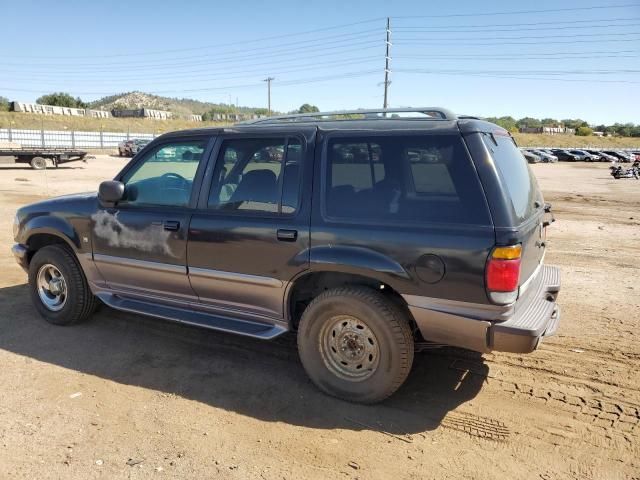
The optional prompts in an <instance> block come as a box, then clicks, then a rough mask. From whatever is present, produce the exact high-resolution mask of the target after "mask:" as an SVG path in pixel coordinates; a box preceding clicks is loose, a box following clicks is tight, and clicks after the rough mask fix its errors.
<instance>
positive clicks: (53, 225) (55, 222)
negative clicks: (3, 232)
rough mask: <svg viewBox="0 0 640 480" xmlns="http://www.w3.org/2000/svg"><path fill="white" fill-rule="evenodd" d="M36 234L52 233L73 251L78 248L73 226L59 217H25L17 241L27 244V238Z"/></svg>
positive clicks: (78, 242) (77, 237)
mask: <svg viewBox="0 0 640 480" xmlns="http://www.w3.org/2000/svg"><path fill="white" fill-rule="evenodd" d="M38 234H46V235H53V236H55V237H58V238H60V239H61V240H63V241H64V242H65V243H66V244H67V245H69V247H71V249H72V250H73V251H74V252H77V251H78V250H79V249H80V236H79V235H78V232H76V230H75V229H74V228H73V226H72V225H71V224H70V223H69V222H67V221H66V220H65V219H63V218H61V217H55V216H50V215H40V216H35V217H31V218H29V219H27V221H26V222H25V223H24V225H23V227H22V229H21V233H20V238H19V241H20V243H21V244H23V245H28V244H29V240H30V239H31V238H32V237H33V236H34V235H38Z"/></svg>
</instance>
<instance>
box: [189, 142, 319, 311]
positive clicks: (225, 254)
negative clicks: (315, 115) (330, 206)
mask: <svg viewBox="0 0 640 480" xmlns="http://www.w3.org/2000/svg"><path fill="white" fill-rule="evenodd" d="M312 141H313V136H311V138H310V139H309V138H308V139H305V138H304V137H303V136H302V135H289V134H280V135H273V136H263V135H262V136H252V137H249V136H237V135H234V136H227V137H224V136H223V137H222V138H221V139H220V142H219V147H218V148H217V149H216V150H217V155H216V160H215V164H214V165H213V166H212V168H208V169H207V172H208V174H207V177H208V178H209V181H208V182H207V180H205V186H206V188H203V191H202V193H201V198H200V200H199V204H198V211H197V212H196V213H194V215H193V218H192V220H191V225H190V228H189V242H188V245H187V258H188V269H189V278H190V280H191V285H192V286H193V289H194V290H195V291H196V293H197V294H198V296H199V298H200V301H201V302H202V303H203V304H205V305H207V306H208V307H209V308H213V309H215V310H216V311H218V313H219V314H222V315H223V314H224V313H225V312H226V313H229V314H232V315H233V316H236V317H238V316H239V317H243V316H244V317H245V318H247V319H249V320H258V321H260V320H263V321H267V322H274V321H276V322H277V321H282V320H283V315H284V311H283V299H284V294H285V290H286V288H287V285H288V283H289V281H290V280H291V279H292V278H293V277H295V276H296V275H297V274H299V273H300V272H302V271H303V270H305V269H307V268H308V264H309V253H308V252H309V250H308V249H309V216H310V202H311V196H310V184H309V185H307V184H308V183H309V181H310V176H311V175H310V174H311V171H310V168H311V166H312V163H313V147H312V145H313V143H312ZM305 186H306V188H305Z"/></svg>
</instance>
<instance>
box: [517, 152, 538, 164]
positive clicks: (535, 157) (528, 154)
mask: <svg viewBox="0 0 640 480" xmlns="http://www.w3.org/2000/svg"><path fill="white" fill-rule="evenodd" d="M520 152H521V153H522V155H523V156H524V158H526V159H527V162H529V163H540V162H542V157H541V156H540V155H537V154H535V153H533V152H531V151H530V150H524V149H520Z"/></svg>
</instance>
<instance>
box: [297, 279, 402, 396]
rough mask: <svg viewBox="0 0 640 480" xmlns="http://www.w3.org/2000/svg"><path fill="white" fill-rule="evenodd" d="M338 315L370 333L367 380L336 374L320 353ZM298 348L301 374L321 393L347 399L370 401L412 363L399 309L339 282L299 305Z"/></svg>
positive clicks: (390, 389)
mask: <svg viewBox="0 0 640 480" xmlns="http://www.w3.org/2000/svg"><path fill="white" fill-rule="evenodd" d="M338 316H348V317H353V318H355V319H357V320H358V321H360V322H362V323H364V324H365V325H366V327H367V328H368V329H370V332H373V334H374V338H375V341H376V342H377V346H376V348H377V352H378V354H379V358H378V360H377V361H378V363H377V366H376V368H375V369H367V370H368V371H369V372H371V373H370V376H369V377H367V378H364V379H352V378H344V377H343V376H340V374H339V373H336V372H335V371H334V370H332V368H334V367H331V366H330V364H331V362H330V361H328V360H327V353H323V352H325V351H327V350H326V349H324V348H323V346H322V345H323V339H324V337H325V334H324V332H325V331H326V329H327V328H328V327H329V326H331V325H332V324H334V322H335V319H336V318H338ZM338 323H340V321H338ZM328 329H329V330H331V328H328ZM333 337H334V338H335V330H334V331H333ZM372 345H373V343H372ZM298 352H299V354H300V359H301V361H302V364H303V366H304V368H305V370H306V372H307V374H308V375H309V377H310V378H311V380H312V381H313V382H314V383H315V384H316V385H317V386H318V388H320V389H321V390H322V391H324V392H325V393H328V394H329V395H332V396H334V397H338V398H341V399H343V400H347V401H350V402H358V403H376V402H380V401H382V400H384V399H385V398H387V397H389V396H390V395H391V394H393V393H394V392H395V391H396V390H397V389H398V388H399V387H400V386H401V385H402V384H403V383H404V381H405V380H406V378H407V376H408V375H409V372H410V370H411V365H412V364H413V353H414V340H413V335H412V332H411V325H410V323H409V320H408V318H407V315H406V314H405V313H404V312H403V311H402V309H400V308H399V307H397V306H396V305H395V304H393V303H392V302H391V301H389V300H387V299H386V298H385V297H384V296H383V295H382V294H380V293H378V292H377V291H375V290H373V289H370V288H366V287H356V286H353V287H350V286H345V287H340V288H335V289H332V290H327V291H326V292H324V293H322V294H320V295H318V296H317V297H316V298H315V299H314V300H313V301H312V302H311V303H310V304H309V306H308V307H307V308H306V309H305V311H304V313H303V315H302V319H301V320H300V325H299V327H298ZM334 352H335V350H334ZM336 353H337V352H336ZM369 358H371V357H369ZM356 363H357V362H356Z"/></svg>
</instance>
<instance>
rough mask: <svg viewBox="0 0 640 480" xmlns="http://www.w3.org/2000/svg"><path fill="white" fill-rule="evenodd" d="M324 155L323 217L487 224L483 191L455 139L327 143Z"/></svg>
mask: <svg viewBox="0 0 640 480" xmlns="http://www.w3.org/2000/svg"><path fill="white" fill-rule="evenodd" d="M326 152H327V158H326V162H327V163H326V167H327V168H326V170H327V177H326V182H325V202H324V205H325V213H326V215H327V216H328V217H331V218H346V219H356V220H362V221H372V222H379V223H393V222H400V223H410V224H422V223H464V224H474V225H488V224H490V218H489V214H488V210H487V206H486V201H485V198H484V193H483V191H482V187H481V186H480V182H479V179H478V177H477V174H476V172H475V169H474V168H473V164H472V161H471V159H470V158H469V155H468V154H467V152H466V149H465V148H464V145H463V143H462V140H461V139H460V137H459V136H456V135H419V136H418V135H416V136H400V135H392V136H377V137H375V136H371V137H353V138H350V137H345V138H342V137H338V138H333V139H329V142H328V145H327V149H326Z"/></svg>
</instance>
